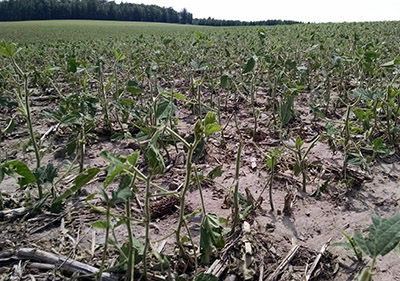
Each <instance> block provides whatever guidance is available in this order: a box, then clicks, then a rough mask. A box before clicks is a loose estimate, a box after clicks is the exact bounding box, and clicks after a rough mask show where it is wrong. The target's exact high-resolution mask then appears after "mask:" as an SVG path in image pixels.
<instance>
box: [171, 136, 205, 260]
mask: <svg viewBox="0 0 400 281" xmlns="http://www.w3.org/2000/svg"><path fill="white" fill-rule="evenodd" d="M199 141H200V140H195V142H194V143H192V144H189V147H188V153H187V157H186V179H185V185H184V187H183V190H182V193H181V196H180V198H179V201H180V207H179V221H178V226H177V228H176V243H177V244H178V247H179V252H180V254H181V255H182V256H185V249H184V248H183V244H182V243H181V228H182V225H183V223H184V220H185V196H186V193H187V191H188V190H189V187H190V180H191V174H192V158H193V152H194V150H195V148H196V146H197V145H198V143H199Z"/></svg>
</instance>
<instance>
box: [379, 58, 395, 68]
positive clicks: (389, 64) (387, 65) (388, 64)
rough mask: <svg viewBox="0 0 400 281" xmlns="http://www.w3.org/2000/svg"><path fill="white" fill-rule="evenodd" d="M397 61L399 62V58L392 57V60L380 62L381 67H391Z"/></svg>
mask: <svg viewBox="0 0 400 281" xmlns="http://www.w3.org/2000/svg"><path fill="white" fill-rule="evenodd" d="M399 63H400V59H394V60H391V61H388V62H385V63H384V64H381V67H392V66H396V65H397V64H399Z"/></svg>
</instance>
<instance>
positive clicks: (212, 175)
mask: <svg viewBox="0 0 400 281" xmlns="http://www.w3.org/2000/svg"><path fill="white" fill-rule="evenodd" d="M220 176H222V165H218V166H217V167H215V168H214V169H212V170H211V171H210V172H209V173H208V174H207V178H209V179H216V178H218V177H220Z"/></svg>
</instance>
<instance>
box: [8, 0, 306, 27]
mask: <svg viewBox="0 0 400 281" xmlns="http://www.w3.org/2000/svg"><path fill="white" fill-rule="evenodd" d="M55 19H85V20H117V21H146V22H165V23H180V24H195V25H209V26H243V25H278V24H295V23H299V22H296V21H286V20H285V21H282V20H266V21H252V22H246V21H238V20H217V19H213V18H207V19H193V15H192V14H191V13H189V12H188V11H187V10H186V9H183V10H182V11H180V12H177V11H175V10H174V9H173V8H171V7H170V8H164V7H159V6H157V5H144V4H133V3H123V2H121V3H120V4H116V3H115V2H114V1H107V0H0V21H23V20H55Z"/></svg>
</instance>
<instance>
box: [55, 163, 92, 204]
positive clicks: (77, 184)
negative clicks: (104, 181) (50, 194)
mask: <svg viewBox="0 0 400 281" xmlns="http://www.w3.org/2000/svg"><path fill="white" fill-rule="evenodd" d="M99 172H100V169H99V168H90V169H88V170H87V171H85V172H83V173H82V174H80V175H78V176H77V177H76V178H75V180H74V186H73V187H71V188H70V189H67V190H66V191H65V192H64V193H63V194H61V195H60V196H59V197H57V199H56V200H54V203H57V202H60V201H62V200H65V199H67V198H68V197H69V196H71V195H72V194H74V193H75V192H77V191H78V190H80V189H81V188H82V187H83V186H85V185H86V184H87V183H88V182H89V181H91V180H92V179H93V178H94V177H95V176H96V175H97V174H98V173H99Z"/></svg>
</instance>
